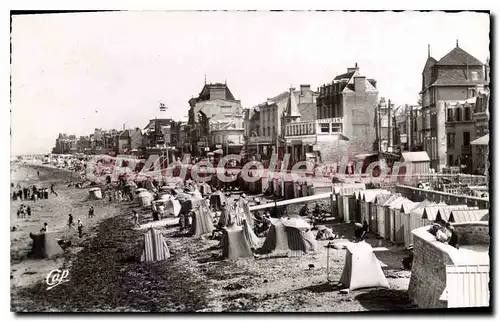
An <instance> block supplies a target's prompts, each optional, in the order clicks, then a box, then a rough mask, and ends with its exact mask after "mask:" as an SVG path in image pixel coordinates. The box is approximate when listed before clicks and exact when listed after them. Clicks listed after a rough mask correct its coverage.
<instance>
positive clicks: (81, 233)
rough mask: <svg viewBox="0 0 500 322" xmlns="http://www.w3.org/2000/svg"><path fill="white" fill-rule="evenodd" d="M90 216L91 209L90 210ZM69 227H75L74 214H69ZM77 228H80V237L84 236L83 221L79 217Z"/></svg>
mask: <svg viewBox="0 0 500 322" xmlns="http://www.w3.org/2000/svg"><path fill="white" fill-rule="evenodd" d="M91 208H92V207H91ZM92 211H93V210H92ZM89 216H90V211H89ZM68 228H69V229H75V225H74V222H73V215H72V214H69V216H68ZM76 228H77V229H78V238H82V236H83V223H82V221H81V220H80V219H78V221H77V224H76Z"/></svg>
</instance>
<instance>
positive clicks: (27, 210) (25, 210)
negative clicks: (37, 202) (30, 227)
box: [17, 204, 31, 219]
mask: <svg viewBox="0 0 500 322" xmlns="http://www.w3.org/2000/svg"><path fill="white" fill-rule="evenodd" d="M26 215H28V217H31V207H30V206H26V205H25V204H21V206H20V207H19V209H18V210H17V218H18V219H20V218H26Z"/></svg>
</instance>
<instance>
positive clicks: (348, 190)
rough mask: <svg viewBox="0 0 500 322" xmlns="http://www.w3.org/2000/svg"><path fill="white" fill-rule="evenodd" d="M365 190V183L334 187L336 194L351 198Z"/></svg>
mask: <svg viewBox="0 0 500 322" xmlns="http://www.w3.org/2000/svg"><path fill="white" fill-rule="evenodd" d="M365 189H366V185H365V184H364V183H348V184H342V185H340V186H336V187H335V186H334V187H333V190H334V193H335V194H338V195H341V196H349V195H352V194H355V193H356V192H357V191H359V190H365Z"/></svg>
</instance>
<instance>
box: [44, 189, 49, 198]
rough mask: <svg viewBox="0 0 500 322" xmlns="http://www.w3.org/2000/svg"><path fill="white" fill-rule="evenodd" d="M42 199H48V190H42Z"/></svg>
mask: <svg viewBox="0 0 500 322" xmlns="http://www.w3.org/2000/svg"><path fill="white" fill-rule="evenodd" d="M43 197H44V198H45V199H49V190H48V189H47V188H44V189H43Z"/></svg>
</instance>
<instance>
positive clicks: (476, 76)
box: [471, 72, 479, 81]
mask: <svg viewBox="0 0 500 322" xmlns="http://www.w3.org/2000/svg"><path fill="white" fill-rule="evenodd" d="M471 75H472V80H473V81H477V80H479V76H478V74H477V72H471Z"/></svg>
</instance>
